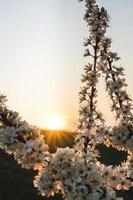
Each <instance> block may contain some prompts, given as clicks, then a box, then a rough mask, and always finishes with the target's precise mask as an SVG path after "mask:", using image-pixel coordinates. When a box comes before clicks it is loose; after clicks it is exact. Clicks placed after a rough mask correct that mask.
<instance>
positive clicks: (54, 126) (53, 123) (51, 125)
mask: <svg viewBox="0 0 133 200" xmlns="http://www.w3.org/2000/svg"><path fill="white" fill-rule="evenodd" d="M47 128H48V129H50V130H62V129H64V128H65V119H64V118H63V117H61V116H52V117H49V118H48V119H47Z"/></svg>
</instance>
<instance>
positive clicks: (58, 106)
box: [0, 0, 133, 130]
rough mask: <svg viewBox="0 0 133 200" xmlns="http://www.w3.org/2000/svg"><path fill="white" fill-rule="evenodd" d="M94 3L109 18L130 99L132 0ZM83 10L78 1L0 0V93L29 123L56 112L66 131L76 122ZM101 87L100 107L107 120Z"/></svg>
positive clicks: (132, 81)
mask: <svg viewBox="0 0 133 200" xmlns="http://www.w3.org/2000/svg"><path fill="white" fill-rule="evenodd" d="M97 3H98V4H100V5H102V6H104V7H105V8H106V9H107V10H108V13H109V14H110V16H111V23H110V25H111V29H110V30H109V32H108V35H109V36H111V37H112V38H113V50H114V51H117V52H118V53H119V55H120V57H121V58H122V60H121V61H120V63H121V64H122V65H124V67H125V68H126V79H127V83H128V84H129V87H128V92H129V93H130V94H131V95H132V97H133V20H132V19H133V11H132V9H133V1H132V0H126V1H125V0H117V1H116V0H111V1H109V0H97ZM84 10H85V8H84V6H83V3H78V0H21V1H20V0H4V1H3V0H0V30H1V31H0V83H1V84H0V91H1V93H2V94H6V95H7V97H8V105H9V107H10V108H11V109H13V110H16V111H18V112H19V113H20V115H21V116H22V117H23V119H25V120H27V121H28V122H30V123H32V124H35V125H38V126H40V127H42V128H46V127H47V119H48V117H50V116H61V117H62V118H63V119H64V120H65V122H66V124H65V127H64V128H65V129H69V130H71V129H73V128H74V125H75V123H76V122H77V119H78V106H79V105H78V92H79V88H80V77H81V73H82V71H83V65H84V64H85V61H84V58H83V56H82V54H83V50H84V47H83V46H82V43H83V38H84V37H86V35H87V28H86V24H85V23H84V21H83V14H84ZM102 89H103V88H101V89H100V96H101V97H100V103H99V106H100V107H99V108H101V109H103V110H104V112H105V113H104V114H105V116H106V118H107V120H108V121H109V120H111V115H110V113H109V109H105V107H106V103H107V102H109V100H107V102H106V103H104V105H103V102H102V95H104V96H105V94H104V92H103V91H102ZM109 104H110V102H109Z"/></svg>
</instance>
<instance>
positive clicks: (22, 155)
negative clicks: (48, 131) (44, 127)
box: [0, 95, 49, 169]
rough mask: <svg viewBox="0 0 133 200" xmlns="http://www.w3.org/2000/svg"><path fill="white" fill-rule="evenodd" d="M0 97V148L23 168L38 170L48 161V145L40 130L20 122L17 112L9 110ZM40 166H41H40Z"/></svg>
mask: <svg viewBox="0 0 133 200" xmlns="http://www.w3.org/2000/svg"><path fill="white" fill-rule="evenodd" d="M4 102H5V97H3V96H2V95H1V96H0V124H1V128H0V148H2V149H4V150H5V151H6V152H7V153H9V154H13V156H14V158H15V159H16V160H17V161H18V163H20V164H21V165H22V167H25V168H28V169H29V168H38V167H39V168H40V167H41V166H42V167H43V165H44V164H45V162H46V163H47V160H48V159H49V152H48V145H47V144H45V141H44V136H43V135H41V132H40V130H39V129H38V128H37V127H34V126H32V125H30V124H28V123H27V122H26V121H22V120H21V118H20V117H19V114H18V113H17V112H13V111H11V110H9V109H8V108H7V107H6V106H5V104H4ZM40 165H41V166H40Z"/></svg>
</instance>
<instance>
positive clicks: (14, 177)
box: [0, 130, 133, 200]
mask: <svg viewBox="0 0 133 200" xmlns="http://www.w3.org/2000/svg"><path fill="white" fill-rule="evenodd" d="M43 132H44V134H45V135H46V141H47V143H49V145H50V150H51V152H54V151H55V150H56V148H57V147H58V146H59V147H65V146H67V145H69V146H70V147H71V146H72V145H73V139H74V133H70V132H64V131H61V132H58V133H57V131H45V130H44V131H43ZM98 148H99V150H100V152H101V158H100V160H101V161H102V162H104V163H106V164H118V163H119V162H120V161H121V160H123V159H125V158H126V154H124V153H121V152H117V151H116V150H113V149H107V148H106V147H104V146H99V147H98ZM35 175H36V172H34V171H32V170H25V169H22V168H21V167H20V166H19V165H18V164H16V161H14V159H13V158H12V156H8V155H7V154H5V153H4V152H3V151H2V150H1V151H0V200H9V199H10V200H25V199H26V200H61V199H62V198H61V196H59V195H58V196H56V197H51V198H44V197H42V196H41V195H39V194H38V191H37V190H36V189H35V188H34V187H33V183H32V181H33V179H34V176H35ZM118 195H119V196H123V197H124V200H133V190H130V191H126V192H125V191H124V192H119V193H118Z"/></svg>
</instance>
